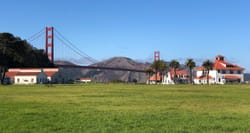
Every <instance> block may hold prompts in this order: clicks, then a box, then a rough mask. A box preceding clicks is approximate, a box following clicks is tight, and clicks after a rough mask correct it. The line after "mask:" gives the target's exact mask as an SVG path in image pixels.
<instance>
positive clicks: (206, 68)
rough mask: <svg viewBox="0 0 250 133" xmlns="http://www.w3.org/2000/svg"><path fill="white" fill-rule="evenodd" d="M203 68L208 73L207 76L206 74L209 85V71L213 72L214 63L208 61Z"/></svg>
mask: <svg viewBox="0 0 250 133" xmlns="http://www.w3.org/2000/svg"><path fill="white" fill-rule="evenodd" d="M202 66H203V67H204V68H205V70H206V71H207V74H206V76H207V84H209V71H210V70H213V66H214V63H213V62H211V61H210V60H206V61H205V62H203V64H202Z"/></svg>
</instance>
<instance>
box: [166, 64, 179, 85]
mask: <svg viewBox="0 0 250 133" xmlns="http://www.w3.org/2000/svg"><path fill="white" fill-rule="evenodd" d="M169 66H170V67H171V68H172V69H174V83H176V70H177V68H179V67H180V63H179V62H178V61H177V60H172V61H171V62H170V64H169Z"/></svg>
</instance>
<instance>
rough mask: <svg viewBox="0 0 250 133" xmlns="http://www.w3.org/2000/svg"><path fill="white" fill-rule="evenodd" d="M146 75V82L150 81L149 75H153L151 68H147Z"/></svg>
mask: <svg viewBox="0 0 250 133" xmlns="http://www.w3.org/2000/svg"><path fill="white" fill-rule="evenodd" d="M146 73H147V74H148V81H150V77H151V75H152V74H153V69H152V67H150V68H148V69H147V70H146Z"/></svg>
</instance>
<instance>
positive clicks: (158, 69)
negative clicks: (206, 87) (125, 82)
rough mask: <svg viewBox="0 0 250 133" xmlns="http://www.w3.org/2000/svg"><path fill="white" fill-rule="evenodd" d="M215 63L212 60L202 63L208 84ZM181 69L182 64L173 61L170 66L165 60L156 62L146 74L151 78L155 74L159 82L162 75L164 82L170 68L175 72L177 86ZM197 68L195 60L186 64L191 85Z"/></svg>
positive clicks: (187, 61)
mask: <svg viewBox="0 0 250 133" xmlns="http://www.w3.org/2000/svg"><path fill="white" fill-rule="evenodd" d="M213 65H214V63H213V62H212V61H210V60H206V61H204V62H203V63H202V66H203V67H204V69H205V71H206V72H207V73H206V78H207V84H209V71H210V70H212V69H213ZM179 67H180V63H179V62H178V61H177V60H171V61H170V63H169V65H166V62H165V61H164V60H156V61H154V62H153V64H152V65H151V66H150V67H149V68H148V69H147V70H146V73H147V74H148V75H149V78H150V77H151V76H152V75H153V74H155V79H156V81H157V74H158V73H159V74H160V77H161V80H160V82H162V81H163V76H164V74H166V73H167V72H168V71H169V68H171V69H173V71H174V77H173V81H174V83H175V84H176V83H177V74H176V71H177V70H178V68H179ZM195 67H196V63H195V61H194V60H193V59H187V60H186V62H185V68H187V69H188V71H189V84H192V83H193V69H194V68H195Z"/></svg>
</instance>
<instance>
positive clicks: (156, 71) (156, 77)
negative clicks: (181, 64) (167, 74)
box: [155, 71, 158, 84]
mask: <svg viewBox="0 0 250 133" xmlns="http://www.w3.org/2000/svg"><path fill="white" fill-rule="evenodd" d="M157 73H158V72H157V71H156V73H155V84H157Z"/></svg>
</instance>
